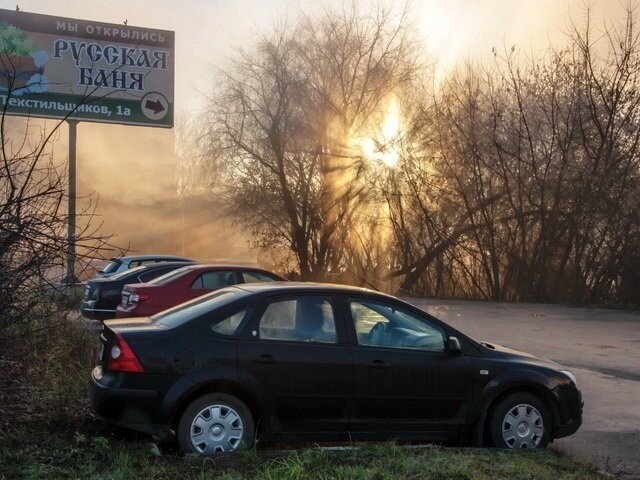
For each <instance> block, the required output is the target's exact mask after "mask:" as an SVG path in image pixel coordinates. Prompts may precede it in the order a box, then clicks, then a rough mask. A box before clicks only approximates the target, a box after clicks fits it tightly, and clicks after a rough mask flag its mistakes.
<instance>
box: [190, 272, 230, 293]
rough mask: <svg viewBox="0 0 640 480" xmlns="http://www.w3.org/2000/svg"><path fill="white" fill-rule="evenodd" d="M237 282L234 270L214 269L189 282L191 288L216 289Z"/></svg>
mask: <svg viewBox="0 0 640 480" xmlns="http://www.w3.org/2000/svg"><path fill="white" fill-rule="evenodd" d="M236 283H238V282H237V281H236V272H234V271H229V270H216V271H213V272H205V273H203V274H202V275H200V276H199V277H198V278H196V279H195V281H194V282H193V283H192V284H191V288H203V289H206V290H216V289H218V288H224V287H230V286H231V285H235V284H236Z"/></svg>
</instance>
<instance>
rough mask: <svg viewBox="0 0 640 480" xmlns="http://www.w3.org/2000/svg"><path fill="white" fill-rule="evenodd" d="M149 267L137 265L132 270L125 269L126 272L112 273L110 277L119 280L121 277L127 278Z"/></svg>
mask: <svg viewBox="0 0 640 480" xmlns="http://www.w3.org/2000/svg"><path fill="white" fill-rule="evenodd" d="M146 269H147V267H135V268H132V269H131V270H125V271H124V272H120V273H116V274H115V275H112V276H111V277H109V280H119V279H121V278H125V277H128V276H134V275H136V274H138V273H140V272H143V271H145V270H146Z"/></svg>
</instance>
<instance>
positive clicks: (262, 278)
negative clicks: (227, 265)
mask: <svg viewBox="0 0 640 480" xmlns="http://www.w3.org/2000/svg"><path fill="white" fill-rule="evenodd" d="M242 277H243V278H244V283H258V282H277V281H279V280H280V279H279V278H276V277H272V276H270V275H267V274H265V273H262V272H254V271H244V272H242Z"/></svg>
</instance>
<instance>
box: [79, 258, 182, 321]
mask: <svg viewBox="0 0 640 480" xmlns="http://www.w3.org/2000/svg"><path fill="white" fill-rule="evenodd" d="M194 263H195V262H184V261H180V262H162V263H152V264H149V265H145V266H139V267H133V268H132V269H130V270H125V271H124V272H121V273H118V274H116V275H113V276H111V277H108V278H94V279H93V280H89V281H88V282H87V284H86V285H85V287H84V296H83V298H82V301H81V303H80V312H81V313H82V316H83V317H85V318H90V319H94V320H106V319H108V318H116V308H117V307H118V304H119V303H120V300H121V294H122V288H123V287H124V286H125V285H127V284H130V283H144V282H149V281H151V280H153V279H154V278H158V277H160V276H161V275H164V274H165V273H169V272H172V271H173V270H175V269H177V268H182V267H184V266H185V265H193V264H194Z"/></svg>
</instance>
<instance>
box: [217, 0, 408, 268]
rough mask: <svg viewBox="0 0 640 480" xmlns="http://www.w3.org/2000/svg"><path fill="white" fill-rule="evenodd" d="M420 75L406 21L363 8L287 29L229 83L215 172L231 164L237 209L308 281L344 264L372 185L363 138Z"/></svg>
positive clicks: (261, 241) (240, 64)
mask: <svg viewBox="0 0 640 480" xmlns="http://www.w3.org/2000/svg"><path fill="white" fill-rule="evenodd" d="M415 71H416V61H415V59H414V56H413V55H412V50H411V42H410V41H409V40H408V38H407V33H406V32H405V29H404V22H403V14H401V15H400V17H398V18H396V17H394V16H393V15H392V12H390V11H388V10H384V9H378V10H376V11H375V12H374V13H373V14H363V13H362V12H361V11H360V10H358V9H357V8H356V7H355V6H353V7H352V8H351V9H349V10H344V11H340V12H334V11H327V12H326V13H325V14H324V15H323V16H322V17H320V18H311V17H304V18H303V19H302V20H301V21H300V22H299V23H298V24H296V25H293V26H288V25H285V26H282V27H280V28H279V29H278V30H277V31H276V32H275V33H273V34H272V35H270V36H265V37H263V38H262V39H261V40H260V42H259V43H258V44H257V45H255V46H254V48H253V49H252V50H251V51H250V52H241V53H240V54H239V55H238V57H237V58H235V59H234V62H233V67H232V69H231V70H230V71H228V72H226V74H225V75H224V80H223V86H222V87H221V89H220V91H219V92H218V94H217V95H216V97H215V99H214V101H213V104H212V107H211V112H210V117H209V124H210V125H211V129H210V135H211V137H212V138H213V139H214V142H213V143H214V144H215V148H213V149H212V150H210V153H211V158H210V162H209V168H214V169H215V168H216V167H215V166H219V165H224V174H223V175H224V186H225V188H224V192H225V193H224V194H225V196H226V197H227V198H228V199H229V203H230V212H231V213H232V214H233V215H235V216H236V218H238V219H239V220H240V221H241V222H243V223H244V224H245V225H247V226H249V227H250V228H251V229H252V231H253V232H254V233H255V235H256V238H257V244H258V245H259V246H264V247H272V248H273V247H280V248H285V249H289V250H290V251H291V252H293V254H294V255H295V262H296V264H297V265H296V267H297V268H298V269H299V272H300V274H301V276H302V277H303V278H306V279H309V278H317V279H319V278H325V277H326V275H327V273H328V272H330V271H334V272H335V271H340V269H341V268H343V267H344V260H345V252H346V251H347V250H348V249H349V248H352V247H353V245H354V241H353V239H352V238H350V237H351V233H352V229H351V226H352V225H353V219H354V218H355V217H356V216H357V215H358V212H359V206H360V205H361V204H362V202H363V201H364V199H365V198H366V187H367V183H366V182H363V181H361V175H362V172H363V169H364V168H366V165H365V164H364V163H363V162H362V158H361V156H362V152H361V151H360V150H359V149H358V148H357V147H354V142H353V139H354V138H357V137H358V136H359V135H363V134H364V132H363V129H365V128H366V127H367V126H368V123H369V121H370V118H371V116H373V115H374V114H375V113H376V112H377V110H378V109H379V108H380V105H381V102H383V101H384V100H385V98H386V97H387V96H388V95H389V93H390V92H392V91H393V90H394V89H395V88H398V87H399V86H401V85H403V84H404V83H406V82H408V81H409V80H410V79H411V77H412V75H413V74H414V73H415Z"/></svg>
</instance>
